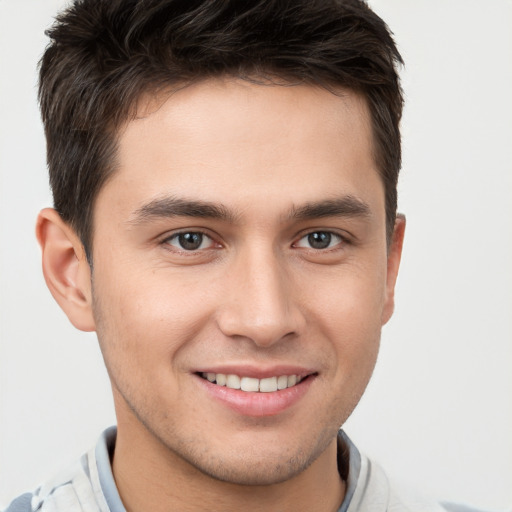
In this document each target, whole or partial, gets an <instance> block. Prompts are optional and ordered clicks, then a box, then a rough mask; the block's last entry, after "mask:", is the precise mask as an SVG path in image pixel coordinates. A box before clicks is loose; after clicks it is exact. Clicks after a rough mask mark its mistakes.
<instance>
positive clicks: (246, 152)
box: [92, 80, 398, 484]
mask: <svg viewBox="0 0 512 512" xmlns="http://www.w3.org/2000/svg"><path fill="white" fill-rule="evenodd" d="M118 164H119V165H118V170H117V171H116V173H115V174H114V175H113V177H112V178H111V179H110V181H109V182H107V183H106V184H105V186H104V187H103V189H102V190H101V192H100V194H99V196H98V198H97V202H96V205H95V217H94V248H93V262H94V271H93V274H92V286H93V304H94V320H95V325H96V330H97V333H98V337H99V339H100V344H101V348H102V351H103V355H104V358H105V362H106V365H107V368H108V371H109V375H110V377H111V380H112V386H113V389H114V399H115V405H116V412H117V415H118V420H119V429H120V434H121V431H122V432H123V433H124V435H132V434H133V435H138V436H139V437H140V436H141V435H142V436H146V438H148V439H152V440H153V441H155V442H156V443H158V444H159V445H160V446H161V449H162V450H164V451H166V452H167V453H168V455H169V456H172V457H179V458H180V460H183V461H185V462H186V463H187V464H191V465H192V466H193V467H195V468H197V469H199V470H200V471H202V472H203V473H206V474H209V475H212V476H214V477H215V478H218V479H221V480H226V481H231V482H236V483H252V484H255V483H256V484H264V483H274V482H279V481H283V480H286V479H288V478H291V477H292V476H293V475H296V474H298V473H300V472H301V471H302V470H304V469H305V468H306V467H308V466H309V465H310V464H311V463H312V462H313V461H314V460H316V459H317V458H318V457H320V456H321V455H322V454H323V453H325V452H326V450H327V448H328V447H332V446H333V445H334V443H335V436H336V433H337V430H338V429H339V427H340V426H341V425H342V424H343V422H344V421H345V420H346V418H347V417H348V416H349V415H350V413H351V412H352V410H353V408H354V407H355V405H356V404H357V402H358V400H359V398H360V397H361V394H362V393H363V391H364V389H365V387H366V385H367V383H368V380H369V378H370V375H371V373H372V370H373V367H374V364H375V360H376V357H377V352H378V346H379V338H380V330H381V326H382V324H383V323H384V322H385V321H386V320H387V319H388V318H389V316H390V314H391V309H392V295H393V293H392V292H393V286H394V280H395V277H396V275H395V274H396V269H395V268H394V267H393V265H389V261H390V260H389V258H388V252H387V246H386V233H385V205H384V188H383V185H382V182H381V180H380V178H379V175H378V172H377V169H376V167H375V162H374V161H373V158H372V141H371V128H370V124H369V114H368V111H367V107H366V105H365V102H364V100H362V99H361V98H360V97H358V96H357V95H356V94H354V93H351V92H344V93H343V94H342V95H333V94H332V93H329V92H327V91H325V90H323V89H319V88H314V87H310V86H292V87H283V86H263V85H254V84H248V83H245V82H241V81H236V80H215V81H213V80H212V81H206V82H203V83H200V84H196V85H194V86H191V87H188V88H186V89H183V90H181V91H179V92H176V93H174V94H172V95H171V96H169V97H168V98H160V99H159V101H155V100H151V101H148V102H147V103H146V104H145V105H144V108H143V109H141V111H140V112H139V116H138V118H137V119H135V120H133V121H130V122H129V123H127V125H126V126H125V127H124V129H123V130H122V131H121V133H120V140H119V155H118ZM397 251H398V250H397ZM397 251H395V252H397ZM390 254H391V255H393V254H394V250H393V248H392V249H391V251H390ZM390 257H394V256H390ZM395 259H396V258H395ZM391 267H393V268H391ZM390 268H391V269H390ZM240 387H241V388H242V389H237V388H240ZM127 433H128V434H127Z"/></svg>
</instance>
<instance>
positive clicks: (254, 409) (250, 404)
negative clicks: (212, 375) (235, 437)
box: [196, 375, 315, 417]
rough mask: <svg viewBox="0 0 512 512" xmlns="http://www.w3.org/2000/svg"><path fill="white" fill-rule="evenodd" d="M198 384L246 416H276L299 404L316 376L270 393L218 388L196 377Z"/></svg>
mask: <svg viewBox="0 0 512 512" xmlns="http://www.w3.org/2000/svg"><path fill="white" fill-rule="evenodd" d="M196 378H197V380H198V383H199V384H200V385H201V386H202V387H203V389H205V390H206V392H207V393H208V394H209V395H210V396H211V397H212V398H213V399H215V400H217V401H219V402H221V403H222V404H224V405H225V406H227V407H229V408H230V409H232V410H233V411H235V412H237V413H239V414H243V415H244V416H254V417H262V416H274V415H276V414H279V413H281V412H284V411H285V410H287V409H288V408H290V407H291V406H292V405H294V404H295V403H297V402H298V401H299V400H300V399H301V398H302V397H303V396H304V395H305V394H306V393H307V392H308V390H309V387H310V386H311V384H312V382H313V380H314V378H315V376H314V375H309V376H308V377H307V378H306V379H304V380H302V381H301V382H299V384H296V385H295V386H293V387H291V388H286V389H281V390H278V391H274V392H270V393H261V392H260V393H257V392H247V391H241V390H239V389H231V388H228V387H226V386H218V385H217V384H213V383H212V382H210V381H208V380H206V379H203V378H202V377H199V376H198V375H196Z"/></svg>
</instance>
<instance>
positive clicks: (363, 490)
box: [5, 427, 476, 512]
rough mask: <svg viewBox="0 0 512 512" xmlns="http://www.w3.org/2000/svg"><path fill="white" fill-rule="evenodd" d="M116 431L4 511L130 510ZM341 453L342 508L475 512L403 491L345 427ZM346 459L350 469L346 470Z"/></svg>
mask: <svg viewBox="0 0 512 512" xmlns="http://www.w3.org/2000/svg"><path fill="white" fill-rule="evenodd" d="M116 432H117V431H116V428H115V427H111V428H109V429H107V430H105V431H104V432H103V434H102V435H101V437H100V439H99V440H98V443H97V445H96V447H95V448H93V449H91V450H90V451H89V452H88V453H86V454H85V455H83V456H82V457H81V459H80V460H78V461H77V462H76V463H75V464H74V465H73V466H71V467H70V468H68V469H67V470H66V471H64V472H62V473H61V474H59V475H57V476H56V477H55V478H53V479H51V480H48V481H47V482H46V483H45V484H43V485H42V486H41V487H39V488H38V489H37V490H36V491H34V492H31V493H26V494H23V495H21V496H19V497H18V498H16V499H15V500H14V501H13V502H12V503H11V504H10V505H9V506H8V507H7V509H6V510H5V512H126V510H125V508H124V506H123V503H122V501H121V498H120V497H119V493H118V491H117V488H116V484H115V481H114V477H113V475H112V467H111V464H110V461H111V455H112V454H113V451H114V446H115V441H116ZM338 453H339V455H338V460H339V465H340V473H341V474H342V475H343V473H345V472H347V471H348V475H347V476H346V480H347V489H346V494H345V499H344V500H343V503H342V504H341V507H340V508H339V510H338V512H356V511H357V512H476V511H474V509H470V508H468V507H463V506H460V505H454V504H448V503H444V504H440V503H436V502H433V501H428V500H425V499H422V498H420V497H417V496H413V495H410V494H406V493H404V492H400V493H399V492H398V491H397V490H396V489H395V488H394V487H393V486H392V485H391V483H390V482H389V480H388V478H387V477H386V475H385V473H384V471H383V470H382V469H381V468H380V466H379V465H378V464H376V463H375V462H372V461H370V460H369V459H368V458H367V457H365V456H364V455H362V454H360V453H359V451H358V449H357V448H356V447H355V445H354V444H353V443H352V442H351V441H350V439H349V438H348V437H347V435H346V434H345V433H344V432H343V431H340V433H339V436H338ZM347 456H348V457H347ZM347 458H348V467H345V468H344V469H342V468H341V465H342V464H346V463H347Z"/></svg>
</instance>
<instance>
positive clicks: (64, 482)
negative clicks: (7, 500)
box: [5, 458, 94, 512]
mask: <svg viewBox="0 0 512 512" xmlns="http://www.w3.org/2000/svg"><path fill="white" fill-rule="evenodd" d="M91 498H93V492H92V488H91V485H90V482H89V478H88V476H87V472H86V469H85V465H84V458H82V459H81V460H80V461H77V462H76V463H75V464H73V465H72V466H71V467H69V468H67V469H66V471H64V472H62V473H60V474H59V475H57V476H56V477H54V478H52V479H50V480H48V481H47V482H46V483H45V484H44V485H42V486H41V487H39V488H38V489H36V490H35V491H33V492H29V493H25V494H22V495H21V496H19V497H18V498H16V499H15V500H13V501H12V502H11V504H10V505H9V506H8V507H7V509H6V510H5V512H36V511H37V512H39V511H40V512H60V511H69V512H75V511H76V512H78V511H82V510H84V506H83V505H85V504H87V503H90V502H91ZM93 510H94V509H93Z"/></svg>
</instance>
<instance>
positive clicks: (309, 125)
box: [100, 79, 382, 209]
mask: <svg viewBox="0 0 512 512" xmlns="http://www.w3.org/2000/svg"><path fill="white" fill-rule="evenodd" d="M118 144H119V145H118V158H117V163H118V169H117V171H116V172H115V173H114V175H113V178H112V179H111V180H110V181H109V182H108V183H107V184H106V185H105V186H104V190H102V191H101V192H100V197H101V196H102V195H105V194H114V195H115V194H116V193H117V195H118V196H119V200H120V201H122V202H123V203H125V204H128V203H130V204H133V206H134V207H136V206H137V205H138V206H139V207H140V206H141V205H142V203H143V202H144V201H146V202H147V200H148V199H149V198H151V197H153V198H154V197H158V196H161V195H163V194H167V195H169V194H172V195H174V196H178V197H187V198H190V196H192V198H196V197H197V196H200V199H202V200H205V201H215V202H218V201H228V200H230V201H233V202H234V203H237V204H236V206H238V207H241V208H244V207H245V208H247V205H250V204H251V202H253V201H261V199H262V197H265V198H266V199H267V200H269V201H270V200H272V204H281V205H282V207H283V208H288V209H289V208H290V207H293V206H294V204H296V203H300V202H307V201H315V200H317V199H318V196H323V197H325V195H326V192H328V191H330V193H331V194H332V195H333V196H339V195H342V194H345V195H347V194H348V195H356V196H357V195H358V194H360V193H364V190H365V189H368V187H369V185H370V182H375V181H377V182H379V183H380V178H379V177H378V172H377V169H376V165H375V162H374V158H373V150H372V147H373V144H372V136H371V126H370V116H369V112H368V108H367V105H366V101H365V99H364V98H363V97H362V96H360V95H358V94H356V93H354V92H353V91H350V90H339V91H338V92H337V94H333V93H332V92H329V91H327V90H325V89H323V88H320V87H315V86H309V85H294V86H283V85H256V84H253V83H249V82H245V81H242V80H238V79H214V80H207V81H203V82H200V83H197V84H194V85H191V86H188V87H185V88H183V89H180V90H177V91H175V92H173V93H170V94H169V93H168V94H166V95H163V94H162V95H159V96H157V97H155V96H152V97H149V96H146V97H144V98H142V100H141V101H140V102H139V108H138V113H137V116H136V118H135V119H133V120H131V121H129V122H127V123H126V125H125V126H124V127H123V128H122V130H120V133H119V139H118ZM368 178H371V179H370V180H369V179H368ZM374 184H375V183H374ZM380 188H382V187H380ZM356 192H357V193H356ZM244 205H245V206H244Z"/></svg>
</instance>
